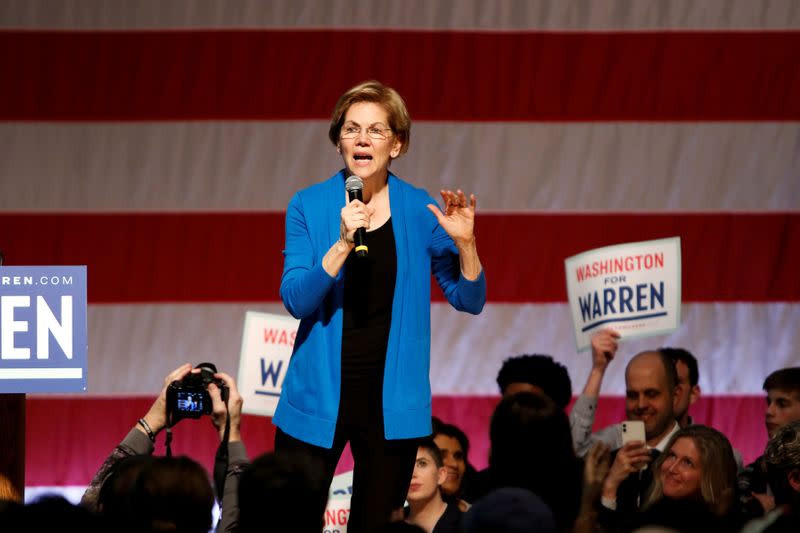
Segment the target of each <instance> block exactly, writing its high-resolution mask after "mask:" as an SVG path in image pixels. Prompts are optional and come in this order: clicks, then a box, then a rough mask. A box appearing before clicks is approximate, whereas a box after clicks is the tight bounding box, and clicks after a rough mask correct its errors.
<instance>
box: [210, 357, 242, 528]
mask: <svg viewBox="0 0 800 533" xmlns="http://www.w3.org/2000/svg"><path fill="white" fill-rule="evenodd" d="M214 377H215V378H217V379H221V380H222V381H223V382H224V383H225V386H226V387H227V388H228V404H227V406H226V405H225V402H224V401H223V400H222V394H221V391H220V388H219V387H217V385H216V384H214V383H210V384H209V385H208V395H209V396H210V397H211V404H212V412H211V423H212V424H213V425H214V428H215V429H216V430H217V434H218V435H219V439H220V442H221V441H222V439H224V438H225V421H226V420H227V419H228V418H230V434H229V436H228V468H227V471H226V472H225V488H224V489H223V493H222V494H221V495H219V497H220V508H221V517H220V521H219V524H218V525H217V531H220V532H221V531H236V530H237V529H238V524H239V502H238V496H237V495H238V490H239V476H240V475H241V473H242V471H243V470H244V469H245V468H246V467H247V465H249V464H250V460H249V459H248V457H247V450H246V449H245V446H244V442H243V441H242V433H241V425H242V405H243V403H244V401H243V399H242V395H241V394H240V393H239V389H238V387H237V386H236V381H234V379H233V378H232V377H231V376H229V375H228V374H226V373H224V372H217V373H216V374H214Z"/></svg>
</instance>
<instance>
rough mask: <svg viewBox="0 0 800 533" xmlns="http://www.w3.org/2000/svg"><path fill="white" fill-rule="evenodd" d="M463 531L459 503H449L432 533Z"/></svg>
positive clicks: (456, 532)
mask: <svg viewBox="0 0 800 533" xmlns="http://www.w3.org/2000/svg"><path fill="white" fill-rule="evenodd" d="M459 531H461V511H460V510H459V509H458V504H457V503H448V504H447V509H445V510H444V513H443V514H442V516H440V517H439V520H438V521H437V522H436V525H435V526H434V527H433V531H432V532H431V533H458V532H459Z"/></svg>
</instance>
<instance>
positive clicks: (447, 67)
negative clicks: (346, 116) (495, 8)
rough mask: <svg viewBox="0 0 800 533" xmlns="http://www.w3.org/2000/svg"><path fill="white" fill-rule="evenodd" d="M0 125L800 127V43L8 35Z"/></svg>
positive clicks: (780, 35)
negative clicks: (361, 112) (338, 105)
mask: <svg viewBox="0 0 800 533" xmlns="http://www.w3.org/2000/svg"><path fill="white" fill-rule="evenodd" d="M0 57H2V58H3V61H1V62H0V79H2V80H3V83H2V84H0V119H5V120H195V119H200V120H204V119H307V118H321V119H324V118H328V117H329V116H330V111H331V109H332V107H333V105H334V103H335V100H336V98H337V96H338V95H339V94H341V93H342V92H343V91H344V90H345V89H347V88H348V87H350V86H352V85H354V84H355V83H357V82H360V81H362V80H364V79H370V78H376V79H379V80H381V81H383V82H385V83H388V84H390V85H392V86H394V87H396V88H397V89H398V90H399V91H400V93H401V94H402V95H403V96H404V98H405V99H406V101H407V102H408V105H409V108H410V110H411V113H412V116H413V117H414V118H415V119H422V120H475V121H481V120H543V121H562V120H563V121H573V120H575V121H584V120H585V121H601V120H651V121H652V120H797V119H798V118H800V99H798V98H797V97H796V96H797V95H798V94H800V32H792V31H787V32H646V33H489V32H485V33H470V32H429V31H356V30H348V31H330V30H326V31H230V30H227V31H191V32H186V31H184V32H179V31H155V32H103V31H98V32H46V31H42V32H31V31H6V32H0Z"/></svg>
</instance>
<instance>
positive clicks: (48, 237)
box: [0, 213, 800, 303]
mask: <svg viewBox="0 0 800 533" xmlns="http://www.w3.org/2000/svg"><path fill="white" fill-rule="evenodd" d="M476 228H477V230H476V233H477V239H478V249H479V251H480V256H481V261H482V262H483V265H484V267H485V269H486V272H487V279H488V288H489V300H490V301H493V302H523V303H524V302H563V301H566V287H565V280H564V263H563V261H564V259H565V258H567V257H569V256H572V255H575V254H578V253H580V252H584V251H586V250H590V249H592V248H597V247H600V246H607V245H612V244H619V243H625V242H633V241H642V240H650V239H660V238H666V237H674V236H679V237H681V240H682V241H681V242H682V245H681V247H682V259H683V275H682V278H683V300H684V301H694V302H715V301H754V302H767V301H799V300H800V277H799V276H797V271H798V264H800V214H790V213H786V214H665V215H633V214H625V215H622V214H603V215H600V214H571V215H552V214H547V215H544V214H542V215H531V214H528V215H525V214H481V215H479V218H478V221H477V225H476ZM0 235H2V236H3V242H2V246H3V251H4V252H5V256H6V261H7V264H15V265H46V264H53V265H73V264H76V265H88V275H89V300H90V302H93V303H113V302H170V301H174V302H202V301H212V302H234V301H238V302H263V301H277V300H279V293H278V287H279V285H280V277H281V272H282V268H283V256H282V254H281V250H282V249H283V244H284V215H283V214H282V213H191V214H188V213H187V214H114V215H111V214H0ZM434 297H435V298H436V299H441V295H440V294H439V292H438V290H437V291H435V292H434Z"/></svg>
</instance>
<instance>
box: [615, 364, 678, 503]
mask: <svg viewBox="0 0 800 533" xmlns="http://www.w3.org/2000/svg"><path fill="white" fill-rule="evenodd" d="M677 381H678V378H677V372H676V370H675V365H674V364H673V362H672V360H671V359H670V358H669V357H668V356H667V355H665V354H664V353H662V352H660V351H649V352H642V353H640V354H638V355H636V356H634V357H633V359H631V360H630V362H629V363H628V366H627V368H626V369H625V412H626V415H627V419H628V420H641V421H642V422H644V428H645V439H646V442H629V443H627V444H625V445H624V446H622V448H620V449H619V450H617V452H616V453H615V454H614V460H613V463H612V465H611V469H610V470H609V473H608V476H607V477H606V480H605V482H604V483H603V492H602V500H601V501H602V504H603V506H604V507H606V508H608V509H611V510H618V511H620V513H630V512H633V511H635V510H637V509H638V508H639V504H640V503H641V502H642V501H643V500H644V498H643V496H644V491H645V490H646V489H647V487H648V486H649V485H650V482H651V481H652V479H653V473H652V469H650V468H644V467H645V466H646V465H648V464H649V463H650V462H651V461H652V460H653V458H654V456H655V455H657V453H660V452H661V451H663V449H664V447H665V446H666V445H667V442H668V441H669V438H670V437H671V436H672V435H673V434H674V433H675V432H676V431H678V429H679V426H678V423H677V422H676V421H675V408H676V406H677V403H678V392H679V389H678V386H677ZM651 451H652V453H651Z"/></svg>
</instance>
